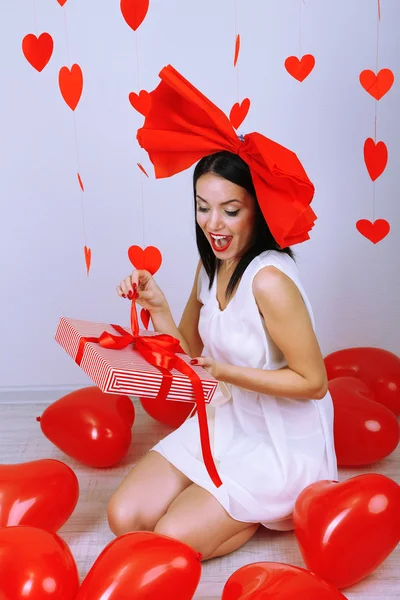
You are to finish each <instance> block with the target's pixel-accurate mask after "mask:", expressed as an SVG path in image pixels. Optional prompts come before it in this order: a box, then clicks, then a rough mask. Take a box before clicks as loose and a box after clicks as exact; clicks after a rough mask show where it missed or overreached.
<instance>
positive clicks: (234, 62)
mask: <svg viewBox="0 0 400 600" xmlns="http://www.w3.org/2000/svg"><path fill="white" fill-rule="evenodd" d="M239 51H240V34H238V35H237V36H236V43H235V58H234V59H233V66H234V67H236V63H237V61H238V58H239Z"/></svg>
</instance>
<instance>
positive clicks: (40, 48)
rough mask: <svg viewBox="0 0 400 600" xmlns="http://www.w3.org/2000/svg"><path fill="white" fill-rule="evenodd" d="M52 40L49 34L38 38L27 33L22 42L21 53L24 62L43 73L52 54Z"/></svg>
mask: <svg viewBox="0 0 400 600" xmlns="http://www.w3.org/2000/svg"><path fill="white" fill-rule="evenodd" d="M53 47H54V43H53V38H52V37H51V35H50V34H49V33H42V34H41V35H40V36H39V37H38V38H37V37H36V35H34V34H33V33H28V35H26V36H25V37H24V39H23V40H22V52H23V53H24V56H25V58H26V60H27V61H28V62H29V63H30V64H31V65H32V67H34V68H35V69H36V70H37V71H39V72H40V71H43V69H44V68H45V66H46V65H47V63H48V62H49V60H50V58H51V55H52V54H53Z"/></svg>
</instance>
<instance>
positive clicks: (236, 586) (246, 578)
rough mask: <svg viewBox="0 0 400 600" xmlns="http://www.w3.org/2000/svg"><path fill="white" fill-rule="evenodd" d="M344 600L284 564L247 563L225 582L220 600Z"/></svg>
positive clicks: (307, 574)
mask: <svg viewBox="0 0 400 600" xmlns="http://www.w3.org/2000/svg"><path fill="white" fill-rule="evenodd" d="M268 598H274V599H276V600H277V599H278V598H279V600H294V599H295V598H296V599H297V598H298V599H299V600H346V599H345V597H344V596H343V594H341V593H340V592H339V591H338V590H337V589H335V588H334V587H333V586H331V585H330V584H329V583H326V582H325V581H323V580H322V579H320V578H319V577H317V576H316V575H314V574H313V573H310V572H309V571H306V570H305V569H301V568H300V567H294V566H292V565H287V564H285V563H275V562H258V563H251V564H249V565H245V566H244V567H241V568H240V569H238V570H237V571H235V572H234V573H233V574H232V575H231V576H230V577H229V579H228V581H227V582H226V584H225V586H224V589H223V592H222V597H221V600H267V599H268Z"/></svg>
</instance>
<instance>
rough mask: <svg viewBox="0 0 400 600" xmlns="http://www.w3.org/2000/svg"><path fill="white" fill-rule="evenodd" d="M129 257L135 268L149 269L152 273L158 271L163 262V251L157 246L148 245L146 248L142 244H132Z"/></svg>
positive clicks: (140, 269)
mask: <svg viewBox="0 0 400 600" xmlns="http://www.w3.org/2000/svg"><path fill="white" fill-rule="evenodd" d="M128 257H129V260H130V261H131V263H132V265H133V266H134V267H135V269H138V270H139V271H149V273H151V274H152V275H154V274H155V273H157V271H158V269H159V268H160V267H161V263H162V256H161V252H160V251H159V249H158V248H156V247H155V246H147V248H145V249H144V250H143V248H141V247H140V246H131V247H130V248H129V249H128Z"/></svg>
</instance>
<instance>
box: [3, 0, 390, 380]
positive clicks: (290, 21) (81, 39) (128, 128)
mask: <svg viewBox="0 0 400 600" xmlns="http://www.w3.org/2000/svg"><path fill="white" fill-rule="evenodd" d="M302 2H303V7H302V14H303V17H302V23H303V26H302V40H303V41H302V53H303V54H306V53H312V54H314V56H315V57H316V67H315V69H314V71H313V73H312V74H311V75H310V76H309V77H308V78H307V79H306V80H305V81H304V82H303V83H299V82H297V81H295V80H294V79H293V78H292V77H290V76H289V75H288V73H287V72H286V70H285V68H284V61H285V59H286V57H287V56H289V55H291V54H294V55H299V25H300V8H301V5H302ZM34 4H35V7H36V15H37V23H38V32H39V33H41V32H43V31H47V32H49V33H51V35H52V36H53V38H54V41H55V48H54V53H53V56H52V58H51V61H50V62H49V64H48V65H47V67H46V68H45V69H44V70H43V71H42V72H41V73H38V72H37V71H35V70H34V69H33V68H32V67H31V66H30V65H29V64H28V62H27V61H26V60H25V58H24V57H23V55H22V51H21V41H22V38H23V37H24V36H25V35H26V34H27V33H36V30H35V21H34V14H33V9H32V2H15V0H2V2H1V9H0V45H1V48H0V50H1V51H0V61H1V72H2V91H1V94H0V109H1V110H0V119H1V137H0V144H1V147H0V151H1V160H0V168H1V177H0V185H1V192H0V199H1V213H0V215H1V225H2V227H1V238H0V240H1V241H0V244H1V248H0V261H1V264H0V267H1V284H2V285H1V309H2V310H1V330H0V335H1V341H2V349H1V361H0V388H2V389H23V388H42V387H43V388H44V387H47V386H54V387H61V386H75V385H77V386H79V385H83V384H86V383H88V382H89V381H88V379H87V377H86V375H85V374H84V373H83V372H82V371H81V370H80V369H79V368H78V367H77V366H76V365H75V364H74V362H73V361H72V360H71V358H70V357H68V356H67V355H66V354H65V353H64V351H63V350H62V349H60V348H59V347H58V345H57V344H56V342H55V341H54V340H53V336H54V332H55V329H56V326H57V322H58V319H59V316H60V315H66V316H71V317H75V318H81V319H88V320H92V321H106V322H119V323H121V324H127V323H128V317H129V306H128V303H127V302H126V301H123V300H121V299H120V298H119V297H118V296H117V295H116V293H115V287H116V285H117V284H118V282H119V280H120V279H121V278H122V277H123V276H125V275H126V274H128V272H129V271H130V263H129V261H128V258H127V248H128V247H129V246H130V245H132V244H138V245H141V246H142V245H143V244H145V245H156V246H158V247H159V248H160V250H161V251H162V254H163V258H164V262H163V265H162V267H161V269H160V271H159V272H158V273H157V275H156V279H157V281H158V283H159V284H160V286H161V287H162V288H163V290H164V291H165V293H166V295H167V298H168V299H169V302H170V305H171V308H172V311H173V314H174V316H175V318H176V319H177V320H178V319H179V317H180V315H181V312H182V310H183V307H184V305H185V302H186V299H187V296H188V293H189V290H190V288H191V285H192V280H193V276H194V270H195V266H196V263H197V249H196V245H195V240H194V224H193V216H192V195H191V194H192V193H191V176H192V172H193V168H191V169H189V170H188V171H186V172H184V173H181V174H179V175H177V176H175V177H173V178H171V179H164V180H155V179H154V176H153V171H152V166H151V164H150V162H149V160H148V158H147V156H146V154H145V153H144V152H143V151H142V150H141V149H140V148H139V146H138V144H137V142H136V140H135V137H136V130H137V128H138V127H140V126H141V124H142V122H143V118H142V117H141V115H139V114H138V113H136V112H135V111H134V110H133V109H132V107H131V106H130V104H129V102H128V94H129V92H131V91H135V92H137V91H139V89H147V90H149V91H151V90H152V89H154V88H155V87H156V85H158V83H159V78H158V73H159V71H160V70H161V68H162V67H163V66H165V65H167V64H172V65H173V66H174V67H175V68H176V69H178V70H179V71H180V72H181V73H182V74H183V75H184V76H185V77H186V78H188V79H189V80H190V81H191V82H192V83H193V84H194V85H195V86H196V87H198V88H199V89H200V90H201V91H202V92H203V93H205V94H206V95H208V96H209V97H210V98H211V99H212V101H213V102H215V103H216V104H217V105H218V106H220V107H221V108H222V109H223V110H224V111H225V112H226V113H227V114H229V110H230V108H231V106H232V104H233V103H234V102H236V101H237V99H238V97H237V80H236V70H235V69H234V67H233V48H234V35H235V30H234V0H218V1H216V0H202V2H197V1H195V0H151V2H150V9H149V12H148V15H147V17H146V19H145V21H144V22H143V24H142V25H141V27H140V28H139V30H138V31H137V32H136V33H135V32H133V31H132V30H131V29H130V28H129V27H128V25H127V24H126V23H125V21H124V20H123V18H122V16H121V13H120V10H119V1H118V0H115V1H113V2H101V3H99V2H98V1H96V0H86V1H85V2H80V1H78V0H68V1H67V3H66V4H65V6H64V8H61V7H60V6H59V4H58V3H57V2H56V1H55V0H53V1H52V2H49V1H46V0H35V2H34ZM381 8H382V21H381V25H380V43H379V68H390V69H392V71H393V72H394V73H395V76H396V77H398V78H399V76H400V36H399V35H398V23H399V22H400V2H398V1H397V0H382V1H381ZM376 9H377V1H375V0H305V1H304V0H281V1H279V2H278V1H273V0H237V26H238V29H237V31H238V33H240V34H241V38H242V49H241V53H240V58H239V84H240V99H241V100H242V99H243V98H245V97H246V96H248V97H249V98H250V99H251V101H252V107H251V110H250V113H249V115H248V117H247V119H246V121H245V122H244V124H243V126H242V127H241V128H240V130H241V131H242V132H243V133H246V132H250V131H254V130H257V131H260V132H261V133H263V134H264V135H267V136H268V137H270V138H272V139H274V140H276V141H278V142H279V143H281V144H283V145H287V146H288V147H289V148H291V149H293V150H294V151H295V152H296V153H297V154H298V156H299V158H300V159H301V160H302V162H303V164H304V166H305V168H306V171H307V173H308V175H309V176H310V178H311V179H312V181H313V182H314V184H315V186H316V195H315V200H314V202H313V208H314V210H315V212H316V213H317V215H318V217H319V218H318V221H317V223H316V226H315V228H314V230H313V232H312V239H311V240H310V241H309V242H307V243H305V244H303V245H301V246H296V247H294V250H295V251H296V252H297V255H298V261H299V262H298V264H299V266H300V270H301V273H302V277H303V282H304V284H305V287H306V289H307V291H308V294H309V297H310V300H311V302H312V304H313V307H314V312H315V316H316V320H317V329H318V336H319V340H320V344H321V347H322V350H323V352H324V354H326V353H329V352H332V351H333V350H337V349H339V348H344V347H350V346H362V345H371V346H379V347H382V348H386V349H388V350H391V351H393V352H396V353H397V354H400V339H399V338H400V336H399V329H400V327H399V309H400V269H399V266H398V257H399V254H400V234H399V232H400V202H399V193H398V190H399V186H400V170H399V159H400V120H399V106H400V91H399V90H400V86H399V81H398V80H397V81H395V83H394V86H393V87H392V89H391V91H390V92H389V93H388V94H387V95H386V96H385V97H384V98H382V100H380V101H379V102H378V107H377V108H378V112H377V115H378V118H377V140H383V141H384V142H385V143H386V145H387V146H388V149H389V163H388V166H387V168H386V171H385V173H384V174H383V175H382V176H381V177H380V178H379V179H378V180H377V181H376V184H375V218H385V219H387V220H388V221H389V222H390V224H391V233H390V234H389V235H388V236H387V237H386V238H385V239H384V240H383V241H382V242H380V243H379V244H376V245H373V244H372V243H371V242H369V241H368V240H367V239H366V238H364V237H362V236H361V235H360V234H359V233H358V232H357V231H356V228H355V222H356V221H357V220H358V219H362V218H366V219H372V217H373V215H372V203H373V191H374V185H373V183H372V182H371V180H370V178H369V176H368V173H367V171H366V168H365V165H364V160H363V145H364V141H365V139H366V138H367V137H373V126H374V114H375V112H374V111H375V100H374V99H373V98H372V97H371V96H370V95H368V94H367V93H366V92H365V91H364V90H363V89H362V87H361V85H360V83H359V80H358V78H359V74H360V72H361V71H362V70H363V69H372V70H375V66H376V31H377V10H376ZM64 12H65V15H66V22H67V32H68V41H69V52H70V62H69V61H68V58H67V46H66V37H65V29H64ZM136 44H138V49H139V55H138V56H139V79H140V86H139V87H138V83H137V81H138V79H137V77H138V71H137V59H136ZM74 62H77V63H79V64H80V66H81V67H82V70H83V73H84V78H85V84H84V91H83V95H82V98H81V101H80V103H79V105H78V107H77V109H76V111H75V119H76V130H77V136H78V148H79V157H80V173H81V176H82V179H83V182H84V185H85V192H84V194H83V202H84V214H85V223H86V230H87V242H88V245H89V246H90V247H91V249H92V253H93V258H92V269H91V272H90V276H89V277H87V276H86V272H85V265H84V259H83V245H84V243H85V241H84V236H83V224H82V209H81V194H80V189H79V186H78V184H77V179H76V172H77V170H78V167H77V156H76V147H75V139H74V119H73V113H72V112H71V110H70V109H69V108H68V107H67V106H66V104H65V103H64V101H63V99H62V97H61V94H60V91H59V88H58V71H59V69H60V68H61V67H62V66H64V65H67V66H70V65H71V63H74ZM137 162H142V163H143V165H144V166H145V168H146V169H147V170H148V172H149V174H151V177H150V179H147V178H146V177H144V176H142V175H141V172H140V171H139V169H138V168H137V166H136V163H137ZM142 186H143V198H142ZM143 206H144V212H143V213H142V207H143ZM177 231H178V234H177V233H176V232H177Z"/></svg>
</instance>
